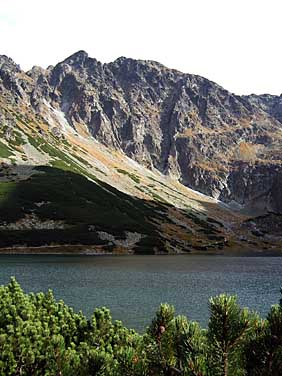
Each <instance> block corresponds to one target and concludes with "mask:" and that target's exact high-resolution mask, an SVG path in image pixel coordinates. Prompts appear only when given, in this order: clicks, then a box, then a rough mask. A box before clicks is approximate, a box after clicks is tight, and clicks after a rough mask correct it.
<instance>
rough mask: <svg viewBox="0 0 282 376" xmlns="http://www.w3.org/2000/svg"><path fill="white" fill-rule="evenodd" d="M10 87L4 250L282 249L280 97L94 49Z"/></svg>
mask: <svg viewBox="0 0 282 376" xmlns="http://www.w3.org/2000/svg"><path fill="white" fill-rule="evenodd" d="M0 93H1V99H0V137H1V142H0V158H1V159H2V167H1V171H0V205H1V207H0V209H1V211H0V213H1V214H0V221H1V222H0V231H1V233H2V235H3V236H2V237H1V240H0V246H2V247H7V246H11V245H13V246H15V245H18V246H20V245H21V246H24V245H27V246H38V245H41V246H42V245H43V244H46V245H50V244H53V245H54V246H56V245H58V244H65V246H70V245H74V244H76V245H83V246H86V245H87V246H88V248H89V247H90V248H91V247H94V249H95V250H96V251H97V249H98V250H99V249H100V250H103V251H104V250H108V251H114V252H129V251H133V252H151V253H152V252H155V253H158V252H172V253H174V252H182V251H195V250H202V251H207V250H217V249H237V248H248V249H251V248H255V249H257V248H260V249H261V248H263V249H275V248H277V247H278V248H279V244H280V241H281V238H280V237H281V236H282V233H281V231H280V230H279V228H280V224H281V218H282V217H281V214H282V200H281V199H282V193H281V192H282V191H281V184H280V183H281V182H282V172H281V171H282V170H281V160H282V154H281V150H282V149H281V143H282V129H281V128H282V117H281V114H282V110H281V106H282V105H281V103H282V99H281V98H282V97H279V96H271V95H262V96H256V95H251V96H237V95H234V94H232V93H229V92H228V91H227V90H224V89H223V88H222V87H220V86H219V85H217V84H215V83H213V82H211V81H209V80H207V79H205V78H203V77H200V76H196V75H191V74H184V73H181V72H179V71H176V70H172V69H168V68H166V67H165V66H163V65H161V64H159V63H157V62H154V61H141V60H133V59H127V58H124V57H121V58H118V59H117V60H115V61H114V62H112V63H109V64H101V63H100V62H98V61H97V60H96V59H93V58H90V57H89V56H88V55H87V53H86V52H84V51H79V52H77V53H75V54H73V55H72V56H70V57H68V58H67V59H65V60H64V61H63V62H60V63H58V64H57V65H56V66H54V67H53V66H50V67H48V68H47V69H43V68H41V67H33V68H32V69H31V70H30V71H28V72H23V71H22V70H21V69H20V67H19V66H18V65H17V64H15V63H14V62H13V61H12V60H11V59H10V58H8V57H6V56H1V57H0ZM76 247H77V246H76ZM84 248H85V247H84ZM90 248H89V249H90ZM69 249H72V248H71V247H70V248H69ZM91 249H92V248H91Z"/></svg>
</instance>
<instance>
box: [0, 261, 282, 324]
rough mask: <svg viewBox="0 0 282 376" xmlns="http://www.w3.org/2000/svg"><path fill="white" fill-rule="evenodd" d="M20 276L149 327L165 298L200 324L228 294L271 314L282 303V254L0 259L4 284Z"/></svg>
mask: <svg viewBox="0 0 282 376" xmlns="http://www.w3.org/2000/svg"><path fill="white" fill-rule="evenodd" d="M10 276H15V277H16V278H17V280H18V281H19V282H20V284H21V286H22V287H23V289H24V290H25V291H26V292H30V291H34V292H37V291H47V290H48V289H52V290H53V291H54V294H55V296H56V298H57V299H63V300H64V301H65V302H66V303H67V304H69V305H70V306H72V307H73V308H74V309H75V310H77V311H79V310H82V311H83V313H84V314H86V315H87V316H90V315H91V313H92V312H93V310H94V308H95V307H100V306H107V307H109V308H110V309H111V311H112V316H113V318H114V319H119V320H122V321H123V323H124V324H125V325H127V326H128V327H133V328H135V329H138V330H140V331H141V330H143V329H144V328H145V327H146V326H147V325H148V324H149V322H150V319H151V318H152V317H153V314H154V312H155V310H156V308H157V307H158V306H159V304H160V303H162V302H168V303H170V304H173V305H174V306H175V308H176V312H177V313H178V314H184V315H187V316H188V317H189V318H190V319H192V320H197V321H199V322H200V323H201V324H202V325H204V326H205V325H206V324H207V320H208V315H209V312H208V299H209V297H210V296H215V295H217V294H220V293H222V292H227V293H229V294H237V295H238V299H239V303H240V304H241V305H242V306H247V307H249V308H251V309H254V310H256V311H258V312H259V313H260V314H261V315H263V316H265V315H266V314H267V312H268V310H269V308H270V306H271V305H272V304H276V303H278V301H279V298H280V293H279V289H280V286H282V258H281V257H224V256H200V255H199V256H198V255H179V256H121V257H117V256H42V255H38V256H36V255H24V256H16V255H9V256H3V255H1V256H0V284H6V283H7V282H9V279H10Z"/></svg>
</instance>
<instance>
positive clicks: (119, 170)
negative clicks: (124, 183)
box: [117, 168, 140, 184]
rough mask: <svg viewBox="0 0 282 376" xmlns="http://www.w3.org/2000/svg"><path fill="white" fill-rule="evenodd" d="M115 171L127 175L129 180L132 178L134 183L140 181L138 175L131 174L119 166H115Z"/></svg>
mask: <svg viewBox="0 0 282 376" xmlns="http://www.w3.org/2000/svg"><path fill="white" fill-rule="evenodd" d="M117 172H118V173H120V174H123V175H127V176H128V177H129V178H130V179H131V180H133V181H134V182H135V183H138V184H139V183H140V177H139V176H138V175H135V174H132V173H130V172H128V171H125V170H123V169H121V168H117Z"/></svg>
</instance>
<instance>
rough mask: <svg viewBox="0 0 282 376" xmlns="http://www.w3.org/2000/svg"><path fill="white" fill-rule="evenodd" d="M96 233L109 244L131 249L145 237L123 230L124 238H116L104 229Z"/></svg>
mask: <svg viewBox="0 0 282 376" xmlns="http://www.w3.org/2000/svg"><path fill="white" fill-rule="evenodd" d="M97 235H98V236H99V238H100V239H101V240H107V241H108V242H109V245H115V246H117V247H121V248H125V249H129V250H133V249H134V246H135V245H136V244H137V243H138V242H139V241H140V240H141V239H142V238H144V237H145V235H143V234H139V233H137V232H130V231H126V232H125V239H117V238H116V237H115V236H114V235H112V234H109V233H107V232H105V231H97Z"/></svg>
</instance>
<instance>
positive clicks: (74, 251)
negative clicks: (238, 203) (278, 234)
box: [0, 244, 282, 257]
mask: <svg viewBox="0 0 282 376" xmlns="http://www.w3.org/2000/svg"><path fill="white" fill-rule="evenodd" d="M1 255H3V256H4V255H6V256H9V255H14V256H23V255H38V256H39V255H45V256H56V255H58V256H143V255H146V256H179V255H182V256H183V255H187V256H192V255H194V256H196V255H197V256H225V257H282V249H281V250H277V249H274V250H265V249H264V250H254V249H240V250H239V249H237V250H236V249H225V250H222V249H220V250H212V251H190V252H181V253H175V254H172V253H171V254H168V253H165V252H163V253H158V254H148V253H142V252H140V253H134V252H133V251H130V250H128V251H126V250H124V251H119V252H108V251H105V250H103V249H102V247H97V246H87V245H73V244H68V245H66V244H65V245H48V246H39V247H5V248H0V256H1Z"/></svg>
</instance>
